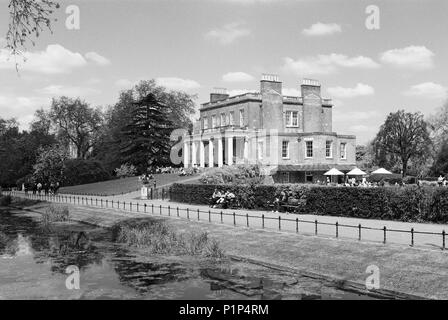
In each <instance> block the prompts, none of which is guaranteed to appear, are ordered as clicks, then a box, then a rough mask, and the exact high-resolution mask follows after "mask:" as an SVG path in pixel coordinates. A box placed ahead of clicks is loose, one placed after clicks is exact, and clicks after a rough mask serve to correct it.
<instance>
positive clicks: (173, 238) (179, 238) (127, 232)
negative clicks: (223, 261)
mask: <svg viewBox="0 0 448 320" xmlns="http://www.w3.org/2000/svg"><path fill="white" fill-rule="evenodd" d="M115 233H116V237H115V241H117V242H120V243H126V244H128V245H130V246H135V247H139V248H145V249H148V250H149V251H150V252H151V253H155V254H186V255H192V256H205V257H210V258H223V257H224V251H223V250H222V249H221V248H220V247H219V244H218V243H217V241H216V240H214V239H210V238H209V236H208V233H207V232H202V233H193V232H191V233H188V234H186V235H185V234H180V235H179V234H177V233H176V232H175V231H174V230H172V229H171V228H170V227H169V226H168V225H166V224H165V223H164V222H162V221H156V220H145V221H140V223H136V222H133V223H122V224H120V225H118V226H117V227H116V230H115Z"/></svg>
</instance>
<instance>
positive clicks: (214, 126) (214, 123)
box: [212, 115, 216, 128]
mask: <svg viewBox="0 0 448 320" xmlns="http://www.w3.org/2000/svg"><path fill="white" fill-rule="evenodd" d="M212 128H216V116H215V115H212Z"/></svg>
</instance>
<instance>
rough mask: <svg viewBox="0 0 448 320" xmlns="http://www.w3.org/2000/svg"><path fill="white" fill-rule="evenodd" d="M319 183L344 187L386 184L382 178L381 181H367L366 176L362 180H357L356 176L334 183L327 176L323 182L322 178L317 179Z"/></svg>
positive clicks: (380, 185) (381, 185)
mask: <svg viewBox="0 0 448 320" xmlns="http://www.w3.org/2000/svg"><path fill="white" fill-rule="evenodd" d="M317 184H320V185H327V186H331V185H339V186H340V185H342V186H344V187H383V186H384V181H383V180H381V181H379V182H370V181H367V179H366V178H362V179H361V180H359V179H358V180H357V179H356V178H350V179H347V180H346V181H345V182H344V183H342V184H341V183H332V182H331V180H330V178H329V177H327V180H325V181H323V182H321V181H320V180H317Z"/></svg>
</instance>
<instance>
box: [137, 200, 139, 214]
mask: <svg viewBox="0 0 448 320" xmlns="http://www.w3.org/2000/svg"><path fill="white" fill-rule="evenodd" d="M137 212H139V208H138V202H137Z"/></svg>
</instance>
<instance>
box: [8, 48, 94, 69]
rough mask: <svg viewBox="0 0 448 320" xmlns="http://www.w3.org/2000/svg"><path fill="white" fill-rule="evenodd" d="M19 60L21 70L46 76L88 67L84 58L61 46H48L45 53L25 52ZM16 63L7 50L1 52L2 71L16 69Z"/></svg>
mask: <svg viewBox="0 0 448 320" xmlns="http://www.w3.org/2000/svg"><path fill="white" fill-rule="evenodd" d="M23 58H25V61H23V59H22V58H21V57H18V58H17V63H18V64H19V69H20V70H24V71H32V72H39V73H45V74H60V73H69V72H71V71H72V70H73V69H76V68H79V67H83V66H85V65H87V61H86V60H85V59H84V57H83V56H82V55H81V54H80V53H77V52H72V51H70V50H68V49H66V48H64V47H63V46H61V45H59V44H52V45H48V46H47V48H46V49H45V50H44V51H37V52H25V53H24V54H23ZM15 67H16V61H15V59H14V57H11V56H10V52H9V51H8V50H6V49H2V50H0V69H15Z"/></svg>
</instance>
